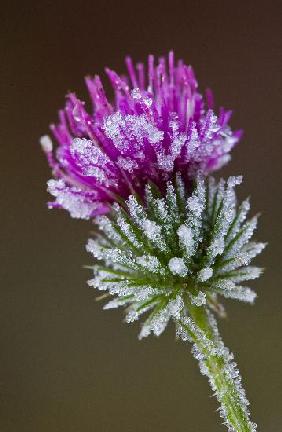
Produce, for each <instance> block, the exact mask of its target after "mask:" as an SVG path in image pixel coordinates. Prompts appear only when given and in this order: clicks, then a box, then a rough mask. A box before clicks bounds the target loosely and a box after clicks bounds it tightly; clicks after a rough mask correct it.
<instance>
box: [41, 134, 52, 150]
mask: <svg viewBox="0 0 282 432" xmlns="http://www.w3.org/2000/svg"><path fill="white" fill-rule="evenodd" d="M40 145H41V147H42V150H43V151H44V152H46V153H51V151H52V150H53V143H52V140H51V138H50V137H49V135H43V136H42V137H41V138H40Z"/></svg>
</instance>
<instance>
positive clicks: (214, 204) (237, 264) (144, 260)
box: [87, 176, 265, 337]
mask: <svg viewBox="0 0 282 432" xmlns="http://www.w3.org/2000/svg"><path fill="white" fill-rule="evenodd" d="M240 182H241V178H240V177H231V178H230V179H229V180H228V181H227V183H225V182H224V181H223V180H220V181H219V183H218V184H216V182H215V180H214V179H212V178H209V179H207V180H204V179H203V178H202V177H198V179H197V181H196V186H195V188H194V190H193V191H192V192H191V193H190V194H188V193H187V191H186V189H185V188H184V187H183V183H182V181H181V178H180V177H179V176H177V178H176V180H175V182H168V184H167V190H166V194H165V195H164V196H163V197H162V198H160V191H159V190H158V188H157V187H156V186H155V185H154V186H153V185H151V186H149V185H148V186H147V187H146V193H145V197H144V200H143V201H141V200H139V199H137V197H135V196H130V197H129V198H128V200H127V201H126V202H124V204H123V205H122V206H120V205H118V204H115V205H114V206H113V207H112V211H111V213H110V214H109V215H108V216H100V217H99V218H97V220H96V225H97V235H96V237H95V238H94V239H90V240H89V242H88V245H87V250H88V251H89V252H91V253H92V254H93V255H94V257H95V258H96V260H98V261H100V263H101V264H96V265H95V267H94V279H92V280H91V281H90V285H91V286H95V287H96V288H98V289H99V290H104V291H108V292H109V293H110V294H112V295H115V296H116V299H117V301H115V302H114V303H111V302H110V303H108V305H107V306H106V307H107V308H112V307H117V306H122V305H124V306H126V307H127V309H128V308H129V309H128V310H127V318H126V321H127V322H132V321H133V320H134V321H135V320H136V319H138V318H139V316H140V315H142V314H144V313H145V312H149V316H148V318H147V320H146V322H145V324H144V325H143V327H142V330H141V336H140V337H144V336H146V335H149V334H150V333H153V334H155V335H159V334H161V333H162V332H163V330H164V328H165V326H166V325H167V323H168V322H169V320H170V319H171V318H172V319H173V320H174V321H177V320H178V319H179V316H180V315H181V314H182V315H183V313H184V315H185V316H186V318H187V316H188V315H187V314H188V310H189V304H191V305H193V306H195V307H202V306H204V307H206V308H210V309H211V310H213V311H214V310H215V311H218V312H219V314H220V312H221V311H222V306H221V305H220V304H219V303H218V300H217V295H221V296H223V297H225V298H233V299H237V300H241V301H244V302H249V303H252V302H253V301H254V299H255V297H256V294H255V293H254V292H253V291H252V290H250V288H248V287H246V286H243V285H241V283H242V282H243V283H245V281H248V280H252V279H255V278H257V277H259V276H260V274H261V271H262V270H261V269H260V268H258V267H254V266H250V265H249V264H250V261H251V260H252V259H253V258H254V257H255V256H256V255H257V254H258V253H260V252H261V251H262V249H263V248H264V247H265V244H264V243H257V242H254V241H250V238H251V236H252V234H253V230H254V228H255V226H256V219H250V220H247V221H246V220H245V219H246V209H247V207H248V208H249V204H248V205H247V206H246V204H245V203H246V202H247V201H245V202H244V203H243V205H241V206H240V205H239V206H238V205H237V202H236V196H235V186H236V185H237V184H239V183H240ZM235 232H236V234H234V233H235ZM187 305H188V306H187Z"/></svg>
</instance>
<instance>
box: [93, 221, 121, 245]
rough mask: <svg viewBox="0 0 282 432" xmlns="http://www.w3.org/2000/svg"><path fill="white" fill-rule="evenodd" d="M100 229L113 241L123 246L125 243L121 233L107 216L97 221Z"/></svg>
mask: <svg viewBox="0 0 282 432" xmlns="http://www.w3.org/2000/svg"><path fill="white" fill-rule="evenodd" d="M95 222H96V223H97V225H98V227H99V229H100V230H101V231H103V232H104V233H105V234H106V235H107V236H108V237H109V238H110V239H111V240H112V241H114V242H117V243H120V244H123V243H124V241H123V239H122V238H121V236H120V235H119V233H118V232H117V231H116V230H115V228H114V227H113V225H112V223H111V221H110V219H109V218H108V217H107V216H97V217H96V219H95Z"/></svg>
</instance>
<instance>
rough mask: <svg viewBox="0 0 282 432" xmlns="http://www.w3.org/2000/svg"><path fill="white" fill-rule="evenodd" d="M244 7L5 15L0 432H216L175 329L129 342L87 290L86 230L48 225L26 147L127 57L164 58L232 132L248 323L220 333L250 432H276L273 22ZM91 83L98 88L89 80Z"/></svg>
mask: <svg viewBox="0 0 282 432" xmlns="http://www.w3.org/2000/svg"><path fill="white" fill-rule="evenodd" d="M279 3H280V2H275V1H271V2H259V1H236V2H235V1H234V2H230V1H222V2H217V1H189V0H188V1H182V2H181V1H177V0H174V1H173V2H165V1H160V2H156V1H150V2H149V1H138V2H137V1H131V2H122V1H111V0H108V1H97V0H92V1H80V2H79V1H77V0H76V1H72V0H69V1H59V2H54V1H39V2H38V1H24V2H19V1H18V2H14V1H10V0H9V1H7V2H5V5H4V8H3V5H2V8H1V16H0V21H1V23H0V24H1V25H0V32H1V41H0V43H1V47H2V49H1V66H2V68H1V69H2V70H1V74H2V77H1V89H2V90H3V94H2V96H1V102H0V105H1V117H0V118H1V120H0V121H1V130H0V134H1V154H2V156H1V162H2V167H1V172H2V174H3V179H2V181H1V218H2V221H1V267H2V270H3V278H2V284H1V285H2V286H1V309H2V311H1V313H0V321H1V323H0V334H1V366H0V410H1V415H0V430H1V432H16V431H21V432H38V431H40V432H47V431H48V432H49V431H50V432H51V431H52V432H78V431H79V432H80V431H83V432H90V431H91V432H92V431H99V432H108V431H111V432H113V431H115V432H119V431H123V432H132V431H135V432H141V431H142V432H145V431H146V432H147V431H148V432H150V431H155V432H157V431H162V432H171V431H174V432H180V431H191V432H202V431H209V432H220V431H221V430H224V428H223V426H221V425H220V424H219V423H218V418H217V413H216V408H217V404H216V401H215V399H214V398H212V397H210V396H211V392H210V390H209V387H208V384H207V382H206V379H205V378H204V377H201V376H200V374H199V372H198V366H197V364H196V362H195V360H194V359H193V358H192V356H191V354H190V348H189V347H188V346H185V345H184V344H182V343H180V342H178V343H175V336H174V329H173V328H172V327H171V328H170V329H169V331H168V332H166V334H165V335H163V336H162V337H160V338H159V339H157V338H149V339H147V340H145V341H142V342H138V340H137V337H136V336H137V331H138V324H137V325H136V326H134V325H133V326H131V327H130V326H127V325H125V324H124V323H123V322H122V313H121V312H119V311H114V312H112V311H109V312H103V311H102V308H101V304H99V303H96V302H95V293H94V291H92V290H90V289H88V288H87V285H86V280H87V278H89V277H90V274H89V272H88V271H87V270H85V269H83V268H82V266H83V265H84V264H88V263H90V262H91V258H90V256H88V255H87V254H86V252H85V250H84V245H85V242H86V239H87V237H88V233H89V231H90V230H91V223H90V222H81V221H75V220H71V219H70V218H69V216H68V215H67V214H65V213H64V212H62V211H61V212H59V211H57V212H56V211H48V210H47V208H46V201H47V200H48V195H47V192H46V186H45V183H46V180H47V179H48V177H49V175H50V173H49V169H48V167H47V163H46V161H45V159H44V156H43V154H42V153H41V151H40V147H39V144H38V140H39V137H40V136H41V135H42V134H45V133H46V132H48V124H49V123H50V122H51V121H55V120H56V118H57V110H58V109H59V108H60V107H62V106H63V104H64V95H65V93H66V92H67V91H69V90H75V91H76V92H77V94H78V95H79V96H80V97H82V98H86V97H87V95H86V90H85V86H84V82H83V77H84V76H85V75H86V74H94V73H99V74H102V75H103V74H104V72H103V67H104V66H105V65H108V66H110V67H112V68H113V69H116V70H117V71H120V72H121V71H125V67H124V63H123V59H124V56H125V55H126V54H131V55H132V56H133V57H134V59H135V60H145V59H146V57H147V54H148V53H155V54H156V55H161V54H165V53H167V52H168V50H169V49H171V48H173V49H174V50H175V52H176V55H177V56H178V57H182V58H184V59H185V61H186V62H188V63H190V64H192V65H193V66H194V68H195V70H196V73H197V77H198V79H199V82H200V86H201V89H204V88H205V87H207V86H210V87H211V88H212V89H213V90H214V92H215V97H216V102H217V103H218V104H222V105H224V106H225V107H230V108H233V109H234V117H233V119H232V126H233V127H234V128H243V129H244V130H245V135H244V139H243V141H242V142H241V144H240V145H239V146H238V147H237V149H236V150H235V151H234V153H233V160H232V162H231V163H230V164H229V165H228V166H227V167H226V168H224V170H223V174H224V175H229V174H241V173H242V174H244V179H245V181H244V185H243V186H242V187H241V188H240V197H241V198H243V197H245V196H246V195H249V194H251V196H252V205H253V212H257V211H259V210H262V217H261V219H260V228H259V232H258V237H259V239H261V240H267V241H269V246H268V249H267V250H266V252H265V253H264V255H263V257H262V258H260V259H259V260H258V261H259V262H260V264H262V265H263V266H265V267H266V272H265V275H264V276H263V277H262V278H261V279H260V280H259V281H257V282H255V284H253V286H255V287H256V289H257V291H258V294H259V296H258V300H257V303H256V305H255V306H254V307H250V306H247V305H242V304H239V303H234V302H227V304H226V306H227V309H228V312H229V318H228V319H227V320H226V321H225V322H222V323H221V325H220V327H221V330H222V333H223V336H224V339H225V342H226V344H227V345H228V346H229V347H230V348H231V349H232V350H233V351H234V352H235V353H236V359H237V361H238V363H239V366H240V370H241V372H242V375H243V377H244V384H245V386H246V389H247V395H248V397H249V399H250V401H251V403H252V413H253V418H254V419H255V420H256V421H257V422H258V424H259V430H260V431H267V432H272V431H273V432H274V431H275V432H277V431H278V430H281V422H282V420H281V411H282V410H281V397H282V391H281V384H282V380H281V363H282V362H281V354H282V344H281V325H282V314H281V303H282V287H281V258H282V256H281V241H282V239H281V211H282V206H281V192H280V191H281V155H282V150H281V145H282V142H281V120H280V119H281V114H282V113H281V98H280V96H281V66H282V64H281V29H280V27H281V10H279V9H280V8H279ZM103 76H104V75H103Z"/></svg>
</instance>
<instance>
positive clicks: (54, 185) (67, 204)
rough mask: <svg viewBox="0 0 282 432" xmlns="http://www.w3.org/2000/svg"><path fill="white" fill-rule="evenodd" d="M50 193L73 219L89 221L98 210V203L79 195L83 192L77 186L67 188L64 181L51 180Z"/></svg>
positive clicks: (49, 184)
mask: <svg viewBox="0 0 282 432" xmlns="http://www.w3.org/2000/svg"><path fill="white" fill-rule="evenodd" d="M47 185H48V192H49V193H50V194H51V195H53V196H54V197H55V198H56V202H57V203H58V204H59V205H60V206H61V207H63V208H64V209H66V210H68V211H69V212H70V215H71V217H73V218H77V219H89V218H90V217H91V216H92V215H93V214H94V212H95V210H96V209H97V203H96V202H95V201H93V198H92V199H87V198H86V197H85V196H83V195H81V194H78V192H81V191H80V189H77V188H76V187H75V186H67V185H66V183H65V182H64V181H63V180H61V179H60V180H49V181H48V182H47Z"/></svg>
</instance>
